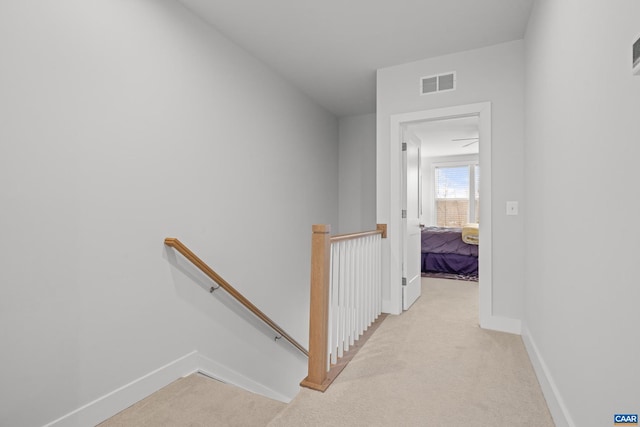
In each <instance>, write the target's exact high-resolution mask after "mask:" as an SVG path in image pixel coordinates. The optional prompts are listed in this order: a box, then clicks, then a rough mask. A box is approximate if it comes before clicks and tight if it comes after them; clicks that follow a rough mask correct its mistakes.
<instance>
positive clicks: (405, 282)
mask: <svg viewBox="0 0 640 427" xmlns="http://www.w3.org/2000/svg"><path fill="white" fill-rule="evenodd" d="M402 286H407V278H406V277H403V278H402Z"/></svg>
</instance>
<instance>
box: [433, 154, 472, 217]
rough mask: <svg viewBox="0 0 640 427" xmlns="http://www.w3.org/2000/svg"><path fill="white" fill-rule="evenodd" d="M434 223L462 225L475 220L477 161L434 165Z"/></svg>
mask: <svg viewBox="0 0 640 427" xmlns="http://www.w3.org/2000/svg"><path fill="white" fill-rule="evenodd" d="M434 183H435V189H434V194H435V197H434V199H435V200H434V202H435V213H436V225H438V226H439V227H462V226H464V225H465V224H466V223H468V222H479V217H480V214H479V212H480V193H479V189H480V167H479V166H478V164H477V163H465V164H456V165H436V166H435V180H434Z"/></svg>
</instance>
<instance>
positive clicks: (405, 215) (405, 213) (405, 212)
mask: <svg viewBox="0 0 640 427" xmlns="http://www.w3.org/2000/svg"><path fill="white" fill-rule="evenodd" d="M406 217H407V210H406V209H402V219H404V218H406Z"/></svg>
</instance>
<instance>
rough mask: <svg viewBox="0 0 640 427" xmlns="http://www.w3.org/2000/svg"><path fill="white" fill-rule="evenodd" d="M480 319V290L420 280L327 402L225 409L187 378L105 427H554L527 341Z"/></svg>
mask: <svg viewBox="0 0 640 427" xmlns="http://www.w3.org/2000/svg"><path fill="white" fill-rule="evenodd" d="M477 318H478V285H477V283H475V282H465V281H460V280H446V279H434V278H423V279H422V296H421V297H420V298H419V299H418V300H417V301H416V303H415V304H414V305H413V307H412V308H411V309H410V310H409V311H407V312H405V313H404V314H402V315H401V316H389V317H387V319H386V320H385V321H384V322H383V323H382V324H381V325H380V328H379V329H378V330H377V331H376V333H375V334H374V335H373V336H372V337H371V338H370V340H369V341H368V342H367V343H366V345H365V346H364V347H363V348H362V349H361V350H360V352H359V353H358V354H357V355H356V357H355V358H354V359H353V361H352V362H351V363H350V364H349V365H348V366H347V367H346V368H345V370H344V371H343V372H342V374H340V376H339V377H338V378H337V379H336V381H335V382H334V383H333V385H332V386H331V387H330V388H329V389H328V390H327V391H326V392H325V393H318V392H314V391H311V390H308V389H301V391H300V394H299V395H298V396H297V397H296V398H295V399H294V400H293V401H292V402H291V403H290V404H288V405H284V404H280V403H278V402H270V401H268V400H266V401H265V399H264V398H262V397H260V396H256V395H254V394H251V393H246V392H242V391H239V390H238V389H236V390H229V388H231V389H232V387H230V386H226V385H223V386H224V390H223V392H225V393H227V392H231V393H232V395H233V396H234V397H233V398H232V400H231V402H232V404H226V403H225V404H224V405H223V404H221V403H220V402H224V401H225V400H224V399H226V398H221V397H219V396H218V395H217V394H219V393H221V391H218V390H219V387H220V385H221V384H220V383H218V382H217V381H212V380H209V379H206V378H199V379H198V380H189V378H191V377H187V379H183V380H179V381H177V382H176V383H174V384H172V385H170V386H168V387H166V388H165V389H163V390H161V391H160V392H158V393H156V394H154V395H152V396H150V397H149V398H147V399H145V400H143V401H142V402H139V403H138V404H136V405H134V406H133V407H131V408H129V409H128V410H126V411H124V412H122V413H120V414H119V415H117V416H116V417H114V418H112V419H111V420H109V421H108V422H106V423H104V426H101V427H107V426H108V427H112V426H151V425H154V426H264V425H268V426H271V427H286V426H296V427H300V426H332V427H340V426H428V427H431V426H433V427H438V426H443V427H445V426H446V427H451V426H454V427H456V426H491V427H502V426H505V427H507V426H508V427H513V426H526V427H531V426H535V427H547V426H549V427H551V426H553V425H554V424H553V421H552V420H551V417H550V415H549V412H548V409H547V406H546V403H545V401H544V398H543V396H542V392H541V390H540V386H539V385H538V382H537V380H536V377H535V375H534V372H533V369H532V367H531V364H530V362H529V359H528V357H527V354H526V351H525V349H524V345H523V343H522V340H521V338H520V337H519V336H517V335H511V334H505V333H500V332H492V331H486V330H483V329H480V328H479V327H478V324H477V323H478V322H477ZM196 378H198V377H196ZM185 380H186V381H187V383H186V385H187V387H186V388H185V387H183V386H180V382H183V381H185ZM191 382H193V384H192V383H191ZM172 387H174V388H175V390H172ZM172 394H173V396H172ZM256 402H257V403H256ZM270 403H273V404H274V405H271V404H270ZM136 406H138V408H136ZM240 408H243V409H240ZM227 412H228V413H227ZM181 414H182V415H181ZM234 414H235V415H234Z"/></svg>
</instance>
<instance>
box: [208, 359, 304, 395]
mask: <svg viewBox="0 0 640 427" xmlns="http://www.w3.org/2000/svg"><path fill="white" fill-rule="evenodd" d="M197 371H198V372H200V373H201V374H203V375H206V376H208V377H211V378H215V379H217V380H220V381H222V382H224V383H228V384H233V385H235V386H236V387H240V388H243V389H245V390H247V391H250V392H252V393H256V394H260V395H262V396H265V397H268V398H270V399H273V400H278V401H280V402H284V403H289V402H291V399H293V398H294V397H295V396H285V395H284V394H281V393H278V392H277V391H275V390H273V389H270V388H268V387H265V386H264V385H262V384H260V383H257V382H255V381H253V380H252V379H250V378H247V377H245V376H244V375H240V374H239V373H237V372H235V371H233V370H231V369H229V368H227V367H225V366H223V365H221V364H219V363H218V362H216V361H214V360H212V359H209V358H208V357H205V356H204V355H202V354H198V369H197Z"/></svg>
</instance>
